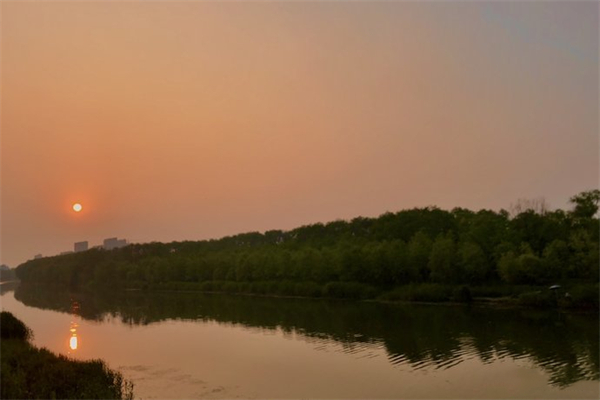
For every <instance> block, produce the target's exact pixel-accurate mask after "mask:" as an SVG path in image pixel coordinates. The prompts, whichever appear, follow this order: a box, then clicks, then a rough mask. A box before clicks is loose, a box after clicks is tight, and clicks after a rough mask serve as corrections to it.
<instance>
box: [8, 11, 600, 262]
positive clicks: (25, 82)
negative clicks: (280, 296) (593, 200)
mask: <svg viewBox="0 0 600 400" xmlns="http://www.w3.org/2000/svg"><path fill="white" fill-rule="evenodd" d="M0 10H1V35H2V37H1V68H2V71H1V72H2V81H1V84H2V86H1V88H2V89H1V91H2V92H1V95H2V99H1V100H2V103H1V137H0V139H1V142H0V143H1V185H2V186H1V189H2V193H1V203H0V205H1V221H0V223H1V238H0V240H1V260H0V262H2V263H7V264H9V265H10V266H16V265H17V264H19V263H21V262H23V261H25V260H27V259H29V258H32V257H33V255H34V254H36V253H43V254H44V255H53V254H57V253H58V252H60V251H64V250H71V249H72V246H73V242H75V241H80V240H88V241H90V244H91V245H95V244H100V243H101V241H102V239H104V238H107V237H111V236H118V237H122V238H126V239H129V240H131V241H135V242H147V241H153V240H156V241H172V240H185V239H188V240H198V239H206V238H218V237H221V236H224V235H229V234H234V233H240V232H245V231H264V230H268V229H290V228H293V227H296V226H300V225H303V224H308V223H313V222H319V221H322V222H325V221H330V220H335V219H338V218H343V219H349V218H353V217H356V216H359V215H362V216H378V215H380V214H382V213H384V212H386V211H398V210H401V209H405V208H412V207H424V206H429V205H437V206H439V207H441V208H445V209H451V208H453V207H455V206H461V207H467V208H471V209H480V208H491V209H496V210H498V209H500V208H509V206H510V204H511V203H514V202H515V201H516V200H517V199H519V198H533V197H539V196H543V197H545V199H546V201H547V202H548V203H549V204H550V206H551V207H553V208H557V207H558V208H566V207H568V204H567V200H568V198H569V197H570V196H572V195H574V194H576V193H578V192H580V191H583V190H589V189H594V188H598V177H599V163H598V158H599V155H598V154H599V148H598V136H599V127H598V109H599V104H598V89H599V80H598V48H599V39H598V35H599V32H598V14H599V3H597V2H593V1H590V2H575V1H564V2H504V3H494V2H426V3H424V2H418V3H417V2H400V1H398V2H393V1H389V2H367V1H364V2H344V1H339V2H332V1H328V2H319V1H316V2H308V1H307V2H303V1H298V2H286V1H274V2H251V1H250V2H226V3H217V2H194V1H186V2H166V1H165V2H144V1H140V2H119V1H113V2H91V1H65V2H52V1H43V2H42V1H40V2H37V1H32V2H21V1H2V2H1V5H0ZM76 201H79V202H81V203H82V204H83V207H84V210H83V211H82V212H81V213H80V214H75V213H74V212H73V211H72V210H71V205H72V204H73V203H74V202H76Z"/></svg>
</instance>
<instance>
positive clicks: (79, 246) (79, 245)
mask: <svg viewBox="0 0 600 400" xmlns="http://www.w3.org/2000/svg"><path fill="white" fill-rule="evenodd" d="M87 249H88V242H87V240H86V241H84V242H75V244H74V245H73V250H75V253H79V252H80V251H86V250H87Z"/></svg>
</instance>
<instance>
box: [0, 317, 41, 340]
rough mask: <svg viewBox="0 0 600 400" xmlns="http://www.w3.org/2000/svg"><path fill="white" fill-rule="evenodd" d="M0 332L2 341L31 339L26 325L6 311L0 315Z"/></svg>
mask: <svg viewBox="0 0 600 400" xmlns="http://www.w3.org/2000/svg"><path fill="white" fill-rule="evenodd" d="M0 331H2V339H20V340H29V339H31V338H32V337H33V334H32V333H31V329H29V328H28V327H27V325H25V324H24V323H23V322H21V321H20V320H18V319H17V318H16V317H15V316H14V315H12V314H11V313H9V312H6V311H2V313H1V314H0Z"/></svg>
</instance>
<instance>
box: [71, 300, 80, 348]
mask: <svg viewBox="0 0 600 400" xmlns="http://www.w3.org/2000/svg"><path fill="white" fill-rule="evenodd" d="M71 316H72V319H71V326H70V328H69V332H71V337H70V338H69V348H70V349H71V350H73V351H75V350H77V348H78V346H79V338H78V337H77V328H78V327H79V325H78V324H77V322H76V321H75V318H77V317H78V316H79V303H78V302H76V301H72V302H71ZM69 354H71V352H70V351H69Z"/></svg>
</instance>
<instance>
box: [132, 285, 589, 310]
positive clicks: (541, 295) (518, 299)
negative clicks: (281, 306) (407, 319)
mask: <svg viewBox="0 0 600 400" xmlns="http://www.w3.org/2000/svg"><path fill="white" fill-rule="evenodd" d="M127 289H128V290H143V291H160V292H164V291H173V292H202V293H226V294H235V295H248V296H262V297H286V298H327V299H346V300H366V301H378V302H386V303H389V302H398V303H419V304H433V303H435V304H440V303H446V304H452V303H455V304H478V305H489V306H502V307H515V306H517V307H535V308H560V309H570V310H583V311H594V312H598V310H599V308H600V306H599V293H600V288H599V285H598V284H577V283H576V284H571V285H566V286H565V287H564V288H563V287H558V288H554V289H550V288H549V287H548V286H526V285H496V286H472V287H470V286H466V285H442V284H434V283H423V284H410V285H404V286H398V287H396V288H394V289H390V290H380V289H377V288H375V287H373V286H369V285H364V284H360V283H356V282H330V283H328V284H325V285H319V284H317V283H315V282H290V281H287V282H276V281H267V282H235V281H210V282H202V283H200V282H165V283H157V284H146V283H139V284H137V285H136V284H134V285H129V286H128V288H127Z"/></svg>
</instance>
